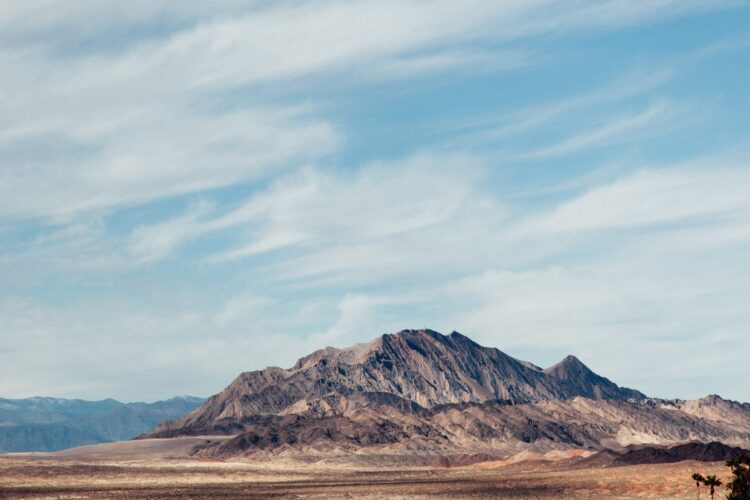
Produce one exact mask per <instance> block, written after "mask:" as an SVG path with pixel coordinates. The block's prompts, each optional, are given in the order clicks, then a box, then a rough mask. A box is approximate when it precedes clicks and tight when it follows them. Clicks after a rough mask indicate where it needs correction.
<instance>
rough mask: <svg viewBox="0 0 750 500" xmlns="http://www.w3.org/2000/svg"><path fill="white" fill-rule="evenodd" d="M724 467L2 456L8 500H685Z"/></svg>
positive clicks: (0, 486)
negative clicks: (697, 480) (703, 478)
mask: <svg viewBox="0 0 750 500" xmlns="http://www.w3.org/2000/svg"><path fill="white" fill-rule="evenodd" d="M696 470H701V471H703V472H705V473H712V474H717V475H719V476H720V477H724V476H725V475H726V473H725V468H724V467H723V466H722V464H720V463H712V464H706V463H696V462H682V463H677V464H665V465H638V466H628V467H610V468H601V467H585V468H578V467H576V466H575V465H573V464H550V463H539V462H525V463H519V464H515V465H509V466H497V465H495V464H492V463H489V464H476V465H473V466H468V467H456V468H432V467H417V468H401V469H399V468H392V469H387V468H382V467H372V468H360V467H357V468H350V467H346V466H330V465H328V466H320V465H315V466H313V465H301V466H295V467H293V468H292V466H290V465H286V466H285V465H283V464H279V465H276V464H273V465H259V464H251V463H243V462H219V461H214V462H210V461H199V460H184V459H175V460H151V459H142V460H134V461H123V462H120V463H118V462H115V461H111V462H108V461H93V462H89V463H86V462H82V461H79V460H76V459H64V458H62V459H52V458H49V457H36V456H25V457H20V456H14V457H4V458H0V478H2V482H1V483H0V498H8V499H21V498H23V499H31V498H45V499H58V498H60V499H62V498H91V499H102V498H140V499H151V498H185V499H186V498H196V499H197V498H258V499H260V498H320V499H322V498H372V499H375V498H403V499H407V498H455V499H461V498H466V499H476V498H519V499H520V498H524V499H531V498H544V499H548V498H549V499H551V498H589V499H601V498H654V499H657V498H658V499H666V498H686V499H688V498H689V499H692V498H695V497H696V490H695V485H694V484H693V483H692V482H691V481H690V479H689V477H690V474H691V473H692V472H693V471H696Z"/></svg>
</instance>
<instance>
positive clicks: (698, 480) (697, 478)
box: [693, 472, 706, 500]
mask: <svg viewBox="0 0 750 500" xmlns="http://www.w3.org/2000/svg"><path fill="white" fill-rule="evenodd" d="M705 480H706V478H705V477H703V474H699V473H697V472H695V473H693V481H695V487H696V488H698V500H700V498H701V484H702V483H703V481H705Z"/></svg>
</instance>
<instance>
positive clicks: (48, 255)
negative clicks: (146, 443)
mask: <svg viewBox="0 0 750 500" xmlns="http://www.w3.org/2000/svg"><path fill="white" fill-rule="evenodd" d="M748 26H750V4H748V3H747V2H742V1H740V2H737V1H727V2H723V1H710V2H709V1H692V0H681V1H670V0H656V1H640V0H632V1H627V2H623V1H617V0H607V1H586V0H576V1H565V2H562V1H551V0H540V1H502V2H500V1H484V2H482V1H477V2H471V1H470V2H453V1H441V0H433V1H422V2H409V1H401V2H389V1H377V2H369V1H355V2H330V1H315V2H299V1H295V2H237V1H217V2H211V3H210V4H209V3H205V2H190V1H186V2H179V3H174V2H171V3H167V2H151V1H149V2H129V3H128V4H127V6H126V5H125V4H123V3H121V2H114V1H113V2H109V1H96V2H94V1H91V2H88V1H83V2H75V3H62V2H47V1H22V2H21V1H18V2H14V1H11V2H4V3H3V5H2V6H0V75H1V76H0V325H2V326H0V336H1V337H0V338H1V339H2V342H1V343H0V395H2V396H3V397H27V396H34V395H54V396H61V397H81V398H104V397H115V398H119V399H123V400H153V399H158V398H165V397H169V396H172V395H174V394H183V393H190V394H195V395H209V394H212V393H214V392H217V391H218V390H220V389H221V388H222V387H223V386H224V385H226V384H227V383H228V382H229V381H231V380H232V378H234V377H235V376H236V375H237V374H238V373H240V372H241V371H245V370H253V369H260V368H263V367H265V366H267V365H279V366H289V365H291V364H292V363H293V361H294V360H295V359H296V358H298V357H300V356H302V355H304V354H306V353H307V352H309V351H312V350H314V349H316V348H320V347H323V346H325V345H334V346H339V347H343V346H346V345H349V344H352V343H355V342H361V341H365V340H369V339H371V338H373V337H375V336H377V335H380V334H382V333H385V332H393V331H397V330H400V329H403V328H420V327H430V328H434V329H437V330H439V331H443V332H445V333H448V332H450V331H451V330H454V329H455V330H459V331H461V332H463V333H465V334H467V335H469V336H471V337H472V338H474V339H476V340H477V341H479V342H480V343H483V344H485V345H491V346H496V347H498V348H500V349H501V350H504V351H505V352H507V353H509V354H511V355H513V356H516V357H519V358H522V359H527V360H529V361H532V362H534V363H536V364H539V365H544V366H546V365H550V364H553V363H555V362H556V361H558V360H559V359H561V358H563V357H564V356H565V355H567V354H570V353H572V354H575V355H577V356H579V357H580V358H581V359H583V360H584V362H586V363H587V364H588V365H589V366H591V367H592V368H593V369H594V370H596V371H598V372H599V373H602V374H604V375H606V376H608V377H610V378H611V379H613V380H615V381H616V382H618V383H620V384H623V385H628V386H632V387H635V388H638V389H639V390H642V391H644V392H646V393H647V394H650V395H654V396H661V397H680V398H694V397H701V396H703V395H706V394H708V393H720V394H722V395H723V396H725V397H731V398H734V399H739V400H744V401H748V400H750V382H749V381H748V379H747V376H746V375H747V358H748V355H749V354H750V336H748V330H747V328H748V326H747V325H748V324H750V309H748V307H747V304H748V301H749V300H750V261H749V260H748V255H749V253H748V252H749V251H750V194H748V193H750V164H749V163H748V153H750V143H749V142H748V137H749V133H750V120H748V118H747V117H748V116H750V99H749V98H748V90H749V89H748V81H750V64H749V63H750V60H749V59H750V58H749V56H750V30H748V28H747V27H748Z"/></svg>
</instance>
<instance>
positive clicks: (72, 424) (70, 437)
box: [0, 396, 204, 452]
mask: <svg viewBox="0 0 750 500" xmlns="http://www.w3.org/2000/svg"><path fill="white" fill-rule="evenodd" d="M203 401H204V400H203V399H202V398H196V397H192V396H178V397H174V398H171V399H168V400H166V401H157V402H155V403H121V402H119V401H115V400H114V399H105V400H102V401H84V400H81V399H60V398H42V397H34V398H27V399H2V398H0V452H21V451H56V450H63V449H65V448H72V447H75V446H81V445H84V444H94V443H107V442H112V441H122V440H124V439H130V438H133V437H135V436H137V435H139V434H143V433H144V432H148V431H150V430H151V429H153V428H154V427H155V426H156V425H157V424H159V423H160V422H162V421H164V420H171V419H175V418H178V417H181V416H183V415H185V414H186V413H188V412H190V411H192V410H193V409H195V408H197V407H198V406H199V405H200V404H201V403H203Z"/></svg>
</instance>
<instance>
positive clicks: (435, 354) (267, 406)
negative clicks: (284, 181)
mask: <svg viewBox="0 0 750 500" xmlns="http://www.w3.org/2000/svg"><path fill="white" fill-rule="evenodd" d="M577 396H584V397H587V398H591V399H613V400H626V399H629V398H636V399H638V398H644V397H645V396H644V395H643V394H641V393H639V392H637V391H633V390H631V389H625V388H620V387H618V386H617V385H615V384H614V383H612V382H611V381H609V380H608V379H606V378H604V377H600V376H599V375H596V374H595V373H593V372H592V371H591V370H589V369H588V368H587V367H586V366H585V365H584V364H583V363H581V362H580V361H578V360H577V359H576V358H566V359H565V360H563V362H561V363H558V364H557V365H555V366H553V367H551V368H549V369H547V370H541V369H540V368H539V367H537V366H536V365H533V364H532V363H528V362H525V361H520V360H518V359H516V358H513V357H511V356H509V355H507V354H505V353H503V352H502V351H500V350H498V349H496V348H490V347H484V346H481V345H479V344H477V343H476V342H474V341H473V340H471V339H470V338H469V337H467V336H465V335H462V334H461V333H458V332H455V331H454V332H451V333H450V334H449V335H443V334H441V333H439V332H436V331H434V330H429V329H419V330H402V331H400V332H397V333H393V334H384V335H381V336H380V337H377V338H375V339H373V340H372V341H370V342H367V343H362V344H357V345H354V346H351V347H347V348H344V349H338V348H334V347H327V348H325V349H321V350H318V351H315V352H313V353H312V354H310V355H308V356H305V357H303V358H301V359H300V360H299V361H297V363H295V364H294V366H293V367H292V368H290V369H282V368H277V367H271V368H266V369H264V370H259V371H253V372H245V373H242V374H241V375H240V376H239V377H237V379H235V380H234V381H233V382H232V383H231V384H230V385H229V386H228V387H227V388H226V389H224V390H223V391H222V392H221V393H219V394H217V395H215V396H213V397H211V398H209V399H208V400H207V401H206V402H205V403H204V404H203V405H202V406H201V407H200V408H198V409H197V410H195V411H194V412H192V413H190V414H188V415H187V416H185V417H184V418H183V419H181V420H180V421H178V422H176V423H172V424H169V425H167V426H166V428H169V429H170V430H175V429H177V432H183V433H187V434H195V433H201V432H209V431H216V430H217V429H218V430H222V429H223V430H227V429H230V428H232V426H238V427H241V422H243V421H245V420H247V419H249V418H253V417H258V416H271V415H290V414H309V413H310V412H317V413H319V414H338V413H342V412H343V413H346V412H352V411H355V410H356V409H357V408H361V407H365V406H367V405H370V404H374V402H377V404H382V403H383V402H384V401H387V402H388V404H390V405H395V406H398V407H402V408H407V407H413V408H422V409H429V408H433V407H436V406H439V405H450V404H464V403H484V402H487V401H494V400H500V401H507V402H509V403H514V404H517V403H528V402H538V401H548V400H565V399H571V398H574V397H577ZM162 430H164V429H162Z"/></svg>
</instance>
